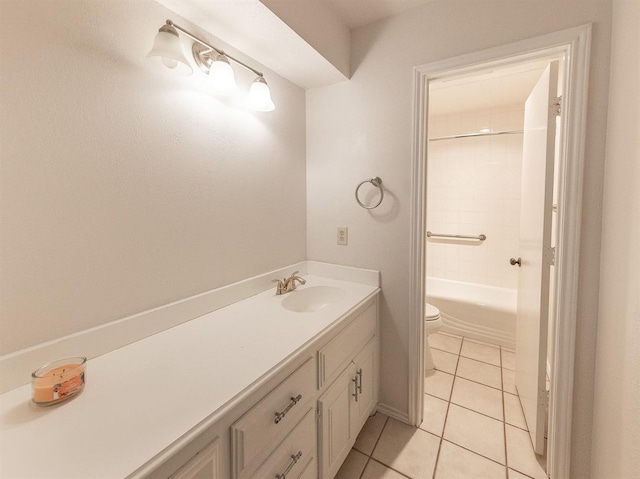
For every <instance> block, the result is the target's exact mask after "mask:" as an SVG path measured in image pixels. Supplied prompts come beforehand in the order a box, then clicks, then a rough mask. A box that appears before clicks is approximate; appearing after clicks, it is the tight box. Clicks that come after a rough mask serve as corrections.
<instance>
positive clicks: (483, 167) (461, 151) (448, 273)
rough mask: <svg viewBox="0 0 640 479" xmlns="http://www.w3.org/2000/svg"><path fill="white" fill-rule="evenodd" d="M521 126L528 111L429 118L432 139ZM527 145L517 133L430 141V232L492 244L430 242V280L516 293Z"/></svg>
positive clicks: (514, 109) (501, 108)
mask: <svg viewBox="0 0 640 479" xmlns="http://www.w3.org/2000/svg"><path fill="white" fill-rule="evenodd" d="M436 94H437V90H436V91H434V92H432V93H431V95H430V96H433V95H436ZM523 126H524V105H523V104H520V105H511V106H506V105H503V106H496V107H494V108H491V109H482V110H473V111H467V112H458V113H451V114H448V115H437V116H430V117H429V132H430V137H432V138H437V137H443V136H445V137H446V136H452V135H459V134H465V133H474V132H478V131H479V130H480V129H482V128H491V129H492V130H493V131H505V130H522V128H523ZM522 140H523V135H522V134H515V135H498V136H484V137H477V138H456V139H449V140H440V141H430V142H429V145H428V148H429V149H428V154H427V157H428V165H427V230H428V231H431V232H432V233H444V234H458V235H469V236H477V235H479V234H484V235H486V237H487V239H486V240H485V241H482V242H480V241H476V240H463V241H451V240H442V239H437V238H431V239H429V240H427V276H434V277H437V278H445V279H451V280H455V281H463V282H469V283H477V284H482V285H485V286H498V287H502V288H510V289H516V288H517V287H518V268H514V267H513V266H511V265H510V264H509V258H511V257H516V258H517V257H518V251H519V249H520V244H519V241H520V236H519V231H520V191H521V189H522V188H521V184H520V180H521V176H522V175H521V172H522Z"/></svg>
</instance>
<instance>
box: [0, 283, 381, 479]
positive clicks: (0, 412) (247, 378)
mask: <svg viewBox="0 0 640 479" xmlns="http://www.w3.org/2000/svg"><path fill="white" fill-rule="evenodd" d="M305 278H306V280H307V284H306V285H304V286H299V287H298V291H302V290H304V289H305V288H308V287H311V286H319V285H333V286H339V287H340V288H342V289H344V290H345V291H346V293H347V294H346V297H345V298H344V299H342V300H340V301H338V302H336V303H333V304H329V305H328V306H326V307H325V308H323V309H321V310H320V311H317V312H313V313H295V312H291V311H288V310H286V309H284V308H283V307H282V306H280V303H281V302H282V301H283V300H284V299H285V298H287V297H288V295H291V294H296V292H295V291H294V292H292V293H288V294H285V295H282V296H276V295H275V294H274V293H275V288H272V289H270V290H269V291H266V292H264V293H260V294H258V295H255V296H252V297H249V298H247V299H245V300H242V301H239V302H237V303H234V304H231V305H229V306H227V307H225V308H222V309H219V310H217V311H213V312H211V313H208V314H206V315H204V316H201V317H199V318H196V319H193V320H191V321H189V322H187V323H184V324H181V325H179V326H176V327H174V328H171V329H168V330H166V331H163V332H161V333H158V334H155V335H153V336H150V337H148V338H145V339H143V340H140V341H137V342H135V343H133V344H129V345H127V346H125V347H122V348H120V349H117V350H115V351H111V352H110V353H107V354H104V355H102V356H99V357H97V358H94V359H91V360H89V361H88V363H87V370H86V381H87V382H86V386H85V390H84V391H83V392H82V394H80V395H79V396H78V397H76V398H74V399H72V400H70V401H68V402H66V403H62V404H60V405H58V406H53V407H49V408H41V407H38V406H35V405H34V404H33V403H32V402H31V386H30V385H26V386H23V387H20V388H17V389H14V390H12V391H9V392H7V393H5V394H3V395H1V396H0V477H2V478H3V479H9V478H18V477H20V478H37V479H40V478H42V479H44V478H47V479H49V478H55V477H60V478H62V477H64V478H83V479H86V478H87V477H92V478H123V477H125V476H127V475H129V474H131V473H132V472H133V471H135V470H136V469H137V468H139V467H140V466H142V465H143V464H145V463H146V462H147V461H149V460H150V459H151V458H153V457H154V456H155V455H156V454H158V453H159V452H160V451H162V450H163V449H165V448H166V447H167V446H169V445H170V444H172V443H173V442H174V441H176V440H177V439H179V438H180V437H181V436H183V435H184V434H185V433H186V432H187V431H189V430H190V429H192V428H193V427H194V426H196V425H197V424H198V423H200V422H201V421H203V420H204V419H206V418H209V417H213V416H215V415H216V412H218V411H220V410H221V408H222V407H223V406H224V405H225V404H227V403H228V402H230V401H231V400H233V399H234V398H236V397H237V396H239V395H241V394H242V393H243V391H246V390H247V389H248V388H250V387H251V385H252V384H255V383H256V382H257V381H259V380H260V378H262V377H264V376H265V375H266V374H267V373H269V372H270V371H271V370H273V369H274V368H275V367H276V366H278V365H279V364H280V363H282V362H283V361H284V360H286V359H287V358H288V357H290V356H291V355H292V354H294V353H296V352H297V351H299V350H300V349H301V348H302V347H304V346H305V345H306V344H308V343H309V342H310V341H312V340H313V339H314V338H316V337H317V336H318V335H319V334H320V333H322V331H323V330H325V329H326V328H327V327H329V326H330V325H331V324H333V323H334V322H335V321H336V320H338V319H339V318H341V317H343V316H344V315H345V313H347V312H349V311H350V310H351V309H353V307H354V306H356V305H358V304H360V303H361V302H362V301H363V300H365V299H368V298H369V297H371V296H373V295H374V294H375V293H376V292H377V291H378V288H377V287H374V286H368V285H364V284H359V283H352V282H347V281H339V280H334V279H327V278H323V277H319V276H311V275H307V276H305Z"/></svg>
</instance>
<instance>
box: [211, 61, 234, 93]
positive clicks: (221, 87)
mask: <svg viewBox="0 0 640 479" xmlns="http://www.w3.org/2000/svg"><path fill="white" fill-rule="evenodd" d="M209 77H210V78H211V83H212V84H213V89H214V90H215V91H216V92H217V93H221V94H223V95H236V94H237V93H238V85H236V77H235V75H234V74H233V69H232V68H231V65H230V64H229V59H228V58H227V57H226V55H224V54H223V55H218V58H216V59H215V60H214V62H213V63H212V64H211V67H210V69H209Z"/></svg>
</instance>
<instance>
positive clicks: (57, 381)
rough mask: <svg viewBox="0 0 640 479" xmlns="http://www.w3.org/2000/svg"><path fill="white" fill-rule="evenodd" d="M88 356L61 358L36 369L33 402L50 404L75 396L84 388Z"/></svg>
mask: <svg viewBox="0 0 640 479" xmlns="http://www.w3.org/2000/svg"><path fill="white" fill-rule="evenodd" d="M86 361H87V359H86V358H82V357H78V358H65V359H59V360H57V361H54V362H52V363H49V364H47V365H45V366H42V367H41V368H39V369H38V370H36V371H34V372H33V374H32V375H31V376H32V380H31V385H32V392H33V396H32V399H33V402H35V403H36V404H38V405H41V406H49V405H51V404H56V403H58V402H60V401H64V400H65V399H68V398H70V397H73V396H75V395H76V394H78V393H79V392H81V391H82V389H83V388H84V383H85V378H84V372H85V365H86Z"/></svg>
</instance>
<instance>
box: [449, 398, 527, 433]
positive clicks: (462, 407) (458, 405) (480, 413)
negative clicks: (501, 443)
mask: <svg viewBox="0 0 640 479" xmlns="http://www.w3.org/2000/svg"><path fill="white" fill-rule="evenodd" d="M451 404H453V405H454V406H457V407H459V408H460V409H466V410H467V411H471V412H475V413H476V414H479V415H480V416H484V417H486V418H489V419H493V420H494V421H498V422H504V420H503V419H497V418H495V417H493V416H489V415H488V414H485V413H483V412H480V411H476V410H475V409H471V408H470V407H467V406H462V405H460V404H458V403H456V402H452V403H451ZM503 413H504V412H503ZM514 427H517V426H514ZM519 429H522V428H519Z"/></svg>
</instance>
